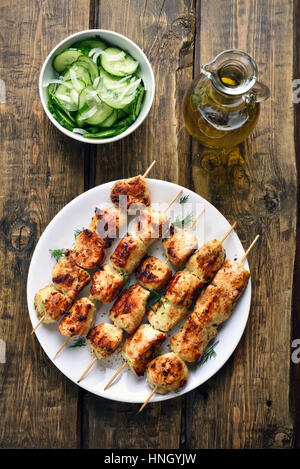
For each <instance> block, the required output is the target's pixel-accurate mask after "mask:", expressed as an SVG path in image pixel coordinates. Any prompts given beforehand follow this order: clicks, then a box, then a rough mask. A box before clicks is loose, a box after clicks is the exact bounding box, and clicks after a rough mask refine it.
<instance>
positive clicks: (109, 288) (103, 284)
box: [90, 264, 124, 304]
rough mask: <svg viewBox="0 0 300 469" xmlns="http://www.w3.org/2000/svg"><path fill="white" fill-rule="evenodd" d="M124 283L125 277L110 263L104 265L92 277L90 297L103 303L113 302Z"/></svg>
mask: <svg viewBox="0 0 300 469" xmlns="http://www.w3.org/2000/svg"><path fill="white" fill-rule="evenodd" d="M123 284H124V277H123V275H122V274H120V273H119V272H117V271H116V270H115V269H113V268H112V267H111V265H109V264H105V265H102V266H101V267H100V268H99V270H97V271H96V272H95V273H94V275H93V277H92V285H91V288H90V298H91V299H92V300H93V301H101V303H104V304H107V303H111V302H112V301H114V300H115V299H116V297H117V296H118V294H119V293H120V291H121V289H122V287H123Z"/></svg>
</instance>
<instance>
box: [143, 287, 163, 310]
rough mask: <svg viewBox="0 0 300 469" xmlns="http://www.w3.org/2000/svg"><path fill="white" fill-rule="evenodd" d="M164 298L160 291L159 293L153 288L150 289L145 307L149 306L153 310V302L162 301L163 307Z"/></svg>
mask: <svg viewBox="0 0 300 469" xmlns="http://www.w3.org/2000/svg"><path fill="white" fill-rule="evenodd" d="M164 299H165V297H164V296H163V295H162V294H161V293H159V292H157V291H155V290H151V291H150V296H149V298H148V301H147V309H149V308H150V309H152V311H153V308H152V306H153V305H154V304H155V303H162V305H163V307H165V305H164Z"/></svg>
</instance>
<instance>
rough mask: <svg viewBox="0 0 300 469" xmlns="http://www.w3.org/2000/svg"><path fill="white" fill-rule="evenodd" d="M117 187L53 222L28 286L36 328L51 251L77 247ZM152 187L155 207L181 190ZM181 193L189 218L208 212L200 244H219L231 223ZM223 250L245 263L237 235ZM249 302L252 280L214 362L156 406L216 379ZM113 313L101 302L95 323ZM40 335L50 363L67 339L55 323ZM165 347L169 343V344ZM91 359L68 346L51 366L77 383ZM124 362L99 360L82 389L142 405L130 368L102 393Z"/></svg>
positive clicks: (81, 199) (142, 390)
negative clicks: (79, 235)
mask: <svg viewBox="0 0 300 469" xmlns="http://www.w3.org/2000/svg"><path fill="white" fill-rule="evenodd" d="M113 183H114V182H109V183H107V184H103V185H101V186H99V187H95V188H94V189H91V190H89V191H87V192H85V193H83V194H81V195H80V196H78V197H76V199H74V200H72V201H71V202H70V203H69V204H68V205H66V206H65V207H64V208H63V209H62V210H61V211H60V212H59V213H58V214H57V215H56V216H55V217H54V218H53V220H52V221H51V222H50V223H49V225H48V226H47V228H46V229H45V231H44V233H43V234H42V236H41V238H40V240H39V242H38V244H37V246H36V248H35V251H34V253H33V256H32V259H31V264H30V268H29V272H28V281H27V301H28V309H29V314H30V319H31V322H32V325H33V326H34V325H35V324H36V323H37V321H38V318H37V314H36V312H35V309H34V305H33V299H34V295H35V293H36V292H37V291H38V290H39V289H40V288H42V287H44V286H45V285H47V284H49V283H51V270H52V267H53V266H54V264H55V260H54V259H53V258H52V257H51V256H50V254H49V249H54V248H67V247H72V244H73V242H74V230H76V229H78V228H82V227H87V226H88V225H89V223H90V219H91V217H92V216H93V214H94V209H95V207H97V206H98V207H99V206H102V207H105V206H106V207H107V206H110V205H111V202H110V198H109V193H110V188H111V187H112V185H113ZM148 184H149V188H150V193H151V201H152V205H155V203H162V202H164V203H167V202H169V201H170V200H171V198H172V197H173V196H174V195H175V194H176V193H177V192H178V190H179V189H180V188H181V187H180V186H178V185H176V184H172V183H170V182H166V181H160V180H156V179H148ZM182 189H183V194H184V195H189V200H188V204H192V205H188V204H184V205H181V206H180V207H181V208H182V207H184V210H185V211H186V212H185V213H187V212H189V211H190V210H191V208H192V209H193V211H194V213H195V212H196V211H199V209H200V207H201V206H204V207H205V213H204V215H203V216H202V217H201V218H200V220H199V222H198V224H197V236H198V238H199V244H202V243H203V242H205V241H208V240H210V239H213V238H217V239H221V237H222V236H223V235H224V233H225V232H226V231H227V230H228V228H229V227H230V224H229V222H228V221H227V220H226V219H225V218H224V217H223V215H221V213H220V212H219V211H218V210H217V209H216V208H215V207H213V206H212V205H211V204H210V203H209V202H207V201H206V200H205V199H203V198H202V197H200V196H199V195H197V194H195V193H194V192H192V191H190V190H188V189H185V188H182ZM174 217H176V213H171V218H172V219H174ZM131 223H132V222H131ZM115 245H116V243H114V244H113V246H112V249H113V248H114V247H115ZM224 247H225V249H226V253H227V258H228V259H238V258H241V257H242V255H243V253H244V249H243V247H242V244H241V242H240V240H239V238H238V236H237V235H236V233H235V232H233V233H231V235H230V236H229V237H228V238H227V239H226V241H225V242H224ZM149 252H150V253H153V254H154V255H156V256H157V257H161V258H162V259H165V257H164V256H163V249H162V245H161V242H160V241H157V242H156V243H155V244H154V245H153V246H152V247H151V250H149ZM108 255H109V253H108ZM244 265H245V267H246V268H249V267H248V263H247V261H245V263H244ZM133 280H134V276H132V283H133ZM87 294H88V287H86V289H85V290H84V291H83V292H82V295H81V296H84V295H87ZM250 303H251V281H249V283H248V286H247V289H246V291H245V292H244V294H243V295H242V297H241V299H240V300H239V302H238V304H237V306H236V308H235V310H234V312H233V314H232V315H231V317H230V318H229V319H228V321H227V322H226V323H224V325H223V326H222V327H221V328H220V331H219V333H218V336H217V340H219V343H218V344H217V346H216V348H215V351H216V354H217V355H216V357H215V358H212V359H211V360H209V361H207V362H206V363H205V364H203V365H201V366H199V365H196V366H193V367H191V368H190V377H189V380H188V383H187V385H186V386H185V387H184V388H183V389H182V390H181V391H180V392H176V393H169V394H166V395H159V394H156V395H155V396H153V398H152V401H162V400H166V399H171V398H174V397H177V396H179V395H181V394H184V393H186V392H189V391H191V390H192V389H194V388H196V387H197V386H200V385H201V384H203V383H204V382H205V381H207V380H208V379H209V378H210V377H211V376H213V375H214V374H215V373H216V372H217V371H218V370H219V369H220V368H221V367H222V366H223V365H224V363H225V362H226V361H227V360H228V358H229V357H230V355H231V354H232V353H233V351H234V349H235V348H236V346H237V344H238V342H239V340H240V338H241V336H242V334H243V332H244V329H245V326H246V323H247V319H248V315H249V310H250ZM110 308H111V304H110V305H108V306H104V305H102V304H100V303H97V317H96V324H99V323H100V322H103V320H104V321H109V320H108V319H107V313H108V312H109V309H110ZM183 322H184V321H183ZM181 325H182V324H181ZM181 325H178V326H177V327H176V328H173V330H172V331H171V332H170V336H171V335H173V334H174V333H175V332H176V331H177V330H178V329H179V328H180V327H181ZM36 336H37V338H38V340H39V342H40V344H41V346H42V347H43V349H44V351H45V353H46V354H47V355H48V357H49V358H50V360H51V361H52V357H53V356H54V354H55V352H56V351H57V349H58V348H59V347H60V346H61V345H62V343H63V342H64V340H65V338H64V337H63V336H61V335H60V334H59V333H58V331H57V324H52V325H43V324H42V325H41V326H40V327H39V328H38V329H37V331H36ZM72 340H73V339H72ZM167 342H169V340H168V341H167ZM167 350H168V344H164V346H163V347H162V352H164V351H167ZM92 358H93V357H92V355H91V352H90V350H89V347H88V345H87V346H85V347H80V348H70V347H69V346H66V347H65V348H64V349H63V350H62V352H61V353H60V354H59V355H58V357H57V358H56V360H55V361H54V362H53V363H54V365H55V366H57V368H58V369H59V370H60V371H61V372H62V373H64V375H66V376H67V377H68V378H69V379H71V380H72V381H73V382H74V383H76V382H77V379H78V378H79V376H80V375H81V373H82V372H83V371H84V370H85V368H86V367H87V366H88V364H89V363H90V361H91V360H92ZM121 363H122V360H121V357H120V353H119V352H117V353H115V354H114V355H113V356H112V357H110V358H108V359H106V360H103V361H102V362H100V361H97V362H96V363H95V365H94V366H93V367H92V369H91V370H90V371H89V373H88V374H87V375H86V377H85V378H84V379H83V380H82V381H81V382H80V384H79V386H81V387H82V388H84V389H86V390H87V391H90V392H92V393H94V394H96V395H98V396H101V397H106V398H107V399H113V400H116V401H122V402H134V403H141V402H144V400H145V399H146V397H147V396H148V394H149V392H150V388H149V386H148V385H147V383H146V380H145V377H141V378H136V377H135V376H134V375H133V373H132V372H131V371H130V370H129V369H128V368H126V369H125V370H123V372H122V373H121V374H120V375H119V377H118V378H117V379H116V380H115V382H114V383H113V384H112V385H111V386H110V387H109V388H108V389H107V390H106V391H103V387H104V385H105V384H106V383H107V381H108V380H109V378H110V377H111V376H112V375H113V373H114V372H115V371H116V370H117V369H118V368H119V366H120V364H121ZM76 384H77V383H76ZM152 401H151V402H152Z"/></svg>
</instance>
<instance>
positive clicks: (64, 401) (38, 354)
mask: <svg viewBox="0 0 300 469" xmlns="http://www.w3.org/2000/svg"><path fill="white" fill-rule="evenodd" d="M88 25H89V2H88V0H82V1H81V2H79V3H78V2H75V1H73V0H71V1H65V0H60V1H57V0H53V1H52V2H42V1H34V2H32V1H29V0H25V2H23V3H22V7H21V8H20V4H19V3H18V2H16V1H3V2H1V7H0V27H1V38H0V50H1V53H0V79H1V80H4V82H5V84H6V104H4V103H3V104H0V114H1V122H2V125H1V138H0V139H1V174H0V198H1V209H0V210H1V215H0V224H1V225H0V235H1V236H0V243H1V250H0V252H1V254H0V259H1V265H2V272H3V273H5V279H4V278H3V283H2V292H1V297H0V309H1V312H2V313H1V318H0V339H2V340H4V341H5V342H6V363H1V364H0V370H1V372H0V392H1V399H0V413H1V420H2V424H1V426H0V446H1V447H4V448H34V447H38V448H74V447H76V443H77V436H76V423H77V417H76V414H77V388H76V386H74V385H73V384H71V383H70V382H69V381H68V380H67V379H66V378H64V377H63V375H62V374H61V373H59V372H58V371H57V370H56V368H55V367H54V366H53V365H52V364H51V363H50V361H49V360H48V358H47V357H46V356H45V354H44V352H43V351H42V349H41V347H40V345H39V344H38V343H37V341H36V339H35V338H34V337H32V336H30V331H31V325H30V322H29V317H28V312H27V307H26V276H27V270H28V264H29V261H30V257H31V254H32V251H33V248H34V246H35V244H36V243H37V241H38V239H39V236H40V234H41V233H42V231H43V230H44V228H45V227H46V225H47V224H48V223H49V221H50V220H51V219H52V218H53V216H54V215H55V214H56V213H57V212H58V211H59V210H60V209H61V208H62V207H63V206H64V205H65V204H66V203H67V202H69V201H70V200H71V199H72V198H74V197H75V196H76V195H78V194H79V193H81V192H82V191H83V189H84V186H83V180H84V179H83V173H84V168H83V165H84V153H85V151H86V147H84V146H83V145H79V144H78V143H75V142H73V141H71V140H70V139H69V138H67V137H64V136H63V135H62V134H61V133H59V132H58V131H57V130H56V129H55V128H54V126H53V125H52V124H51V123H50V122H49V121H48V118H47V117H46V115H45V114H44V111H43V109H42V106H41V103H40V101H39V96H38V78H39V72H40V69H41V65H42V62H43V60H44V59H45V58H46V55H47V54H48V53H49V51H50V50H51V49H52V48H53V47H54V46H55V45H56V44H57V43H58V41H60V40H61V39H63V38H64V37H66V36H67V35H69V34H71V33H72V32H76V31H78V30H81V29H87V28H88Z"/></svg>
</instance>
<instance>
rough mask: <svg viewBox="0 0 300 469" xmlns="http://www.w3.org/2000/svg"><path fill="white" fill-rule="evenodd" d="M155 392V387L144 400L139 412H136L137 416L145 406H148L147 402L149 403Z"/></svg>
mask: <svg viewBox="0 0 300 469" xmlns="http://www.w3.org/2000/svg"><path fill="white" fill-rule="evenodd" d="M156 391H157V386H155V388H154V389H153V390H152V392H151V393H150V394H149V396H148V397H147V399H146V400H145V402H144V404H143V405H142V407H141V408H140V410H139V411H138V414H140V413H141V412H142V410H143V408H144V407H146V405H147V404H148V402H149V401H150V399H151V397H152V396H153V395H154V394H155V393H156Z"/></svg>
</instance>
